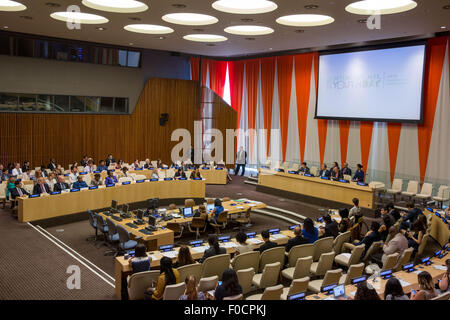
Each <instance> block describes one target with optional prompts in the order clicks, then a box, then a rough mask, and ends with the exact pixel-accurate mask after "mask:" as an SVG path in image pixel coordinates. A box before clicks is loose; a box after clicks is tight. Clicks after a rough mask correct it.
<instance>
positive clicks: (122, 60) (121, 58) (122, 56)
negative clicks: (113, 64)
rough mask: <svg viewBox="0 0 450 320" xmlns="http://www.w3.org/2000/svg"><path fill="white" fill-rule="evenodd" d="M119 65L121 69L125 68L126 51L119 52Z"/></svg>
mask: <svg viewBox="0 0 450 320" xmlns="http://www.w3.org/2000/svg"><path fill="white" fill-rule="evenodd" d="M119 65H121V66H122V67H126V66H127V51H126V50H119Z"/></svg>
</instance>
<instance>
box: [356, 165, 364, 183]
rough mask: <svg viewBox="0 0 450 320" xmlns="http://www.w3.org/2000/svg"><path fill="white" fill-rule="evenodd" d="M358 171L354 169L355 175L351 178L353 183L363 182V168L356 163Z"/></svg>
mask: <svg viewBox="0 0 450 320" xmlns="http://www.w3.org/2000/svg"><path fill="white" fill-rule="evenodd" d="M357 167H358V169H356V172H355V175H354V176H353V181H356V182H364V176H365V174H364V171H363V166H362V164H360V163H358V164H357Z"/></svg>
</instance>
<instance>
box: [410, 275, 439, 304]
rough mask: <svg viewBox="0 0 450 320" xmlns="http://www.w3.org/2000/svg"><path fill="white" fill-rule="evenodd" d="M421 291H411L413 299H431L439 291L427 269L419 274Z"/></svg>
mask: <svg viewBox="0 0 450 320" xmlns="http://www.w3.org/2000/svg"><path fill="white" fill-rule="evenodd" d="M417 280H418V282H419V291H417V292H416V293H414V292H411V300H430V299H433V298H435V297H437V295H438V293H437V291H436V289H435V288H434V283H433V278H432V277H431V274H429V273H428V272H427V271H422V272H421V273H419V274H418V275H417Z"/></svg>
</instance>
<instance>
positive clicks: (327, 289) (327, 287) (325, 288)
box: [320, 283, 337, 293]
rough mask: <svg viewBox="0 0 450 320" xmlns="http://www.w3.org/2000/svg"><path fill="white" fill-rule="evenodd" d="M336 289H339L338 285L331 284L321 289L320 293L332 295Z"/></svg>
mask: <svg viewBox="0 0 450 320" xmlns="http://www.w3.org/2000/svg"><path fill="white" fill-rule="evenodd" d="M335 287H337V283H333V284H330V285H328V286H323V287H321V288H320V292H326V293H330V291H332V290H333V289H334V288H335Z"/></svg>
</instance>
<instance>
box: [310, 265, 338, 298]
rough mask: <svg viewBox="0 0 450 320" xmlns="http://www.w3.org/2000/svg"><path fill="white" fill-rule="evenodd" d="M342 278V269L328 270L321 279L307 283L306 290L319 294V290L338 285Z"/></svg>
mask: <svg viewBox="0 0 450 320" xmlns="http://www.w3.org/2000/svg"><path fill="white" fill-rule="evenodd" d="M341 276H342V269H336V270H328V271H327V272H326V273H325V277H324V278H323V279H318V280H313V281H310V282H309V283H308V289H309V290H311V291H312V292H315V293H319V292H320V291H321V288H322V287H324V286H329V285H330V284H334V283H336V284H338V283H339V280H340V279H341Z"/></svg>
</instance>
